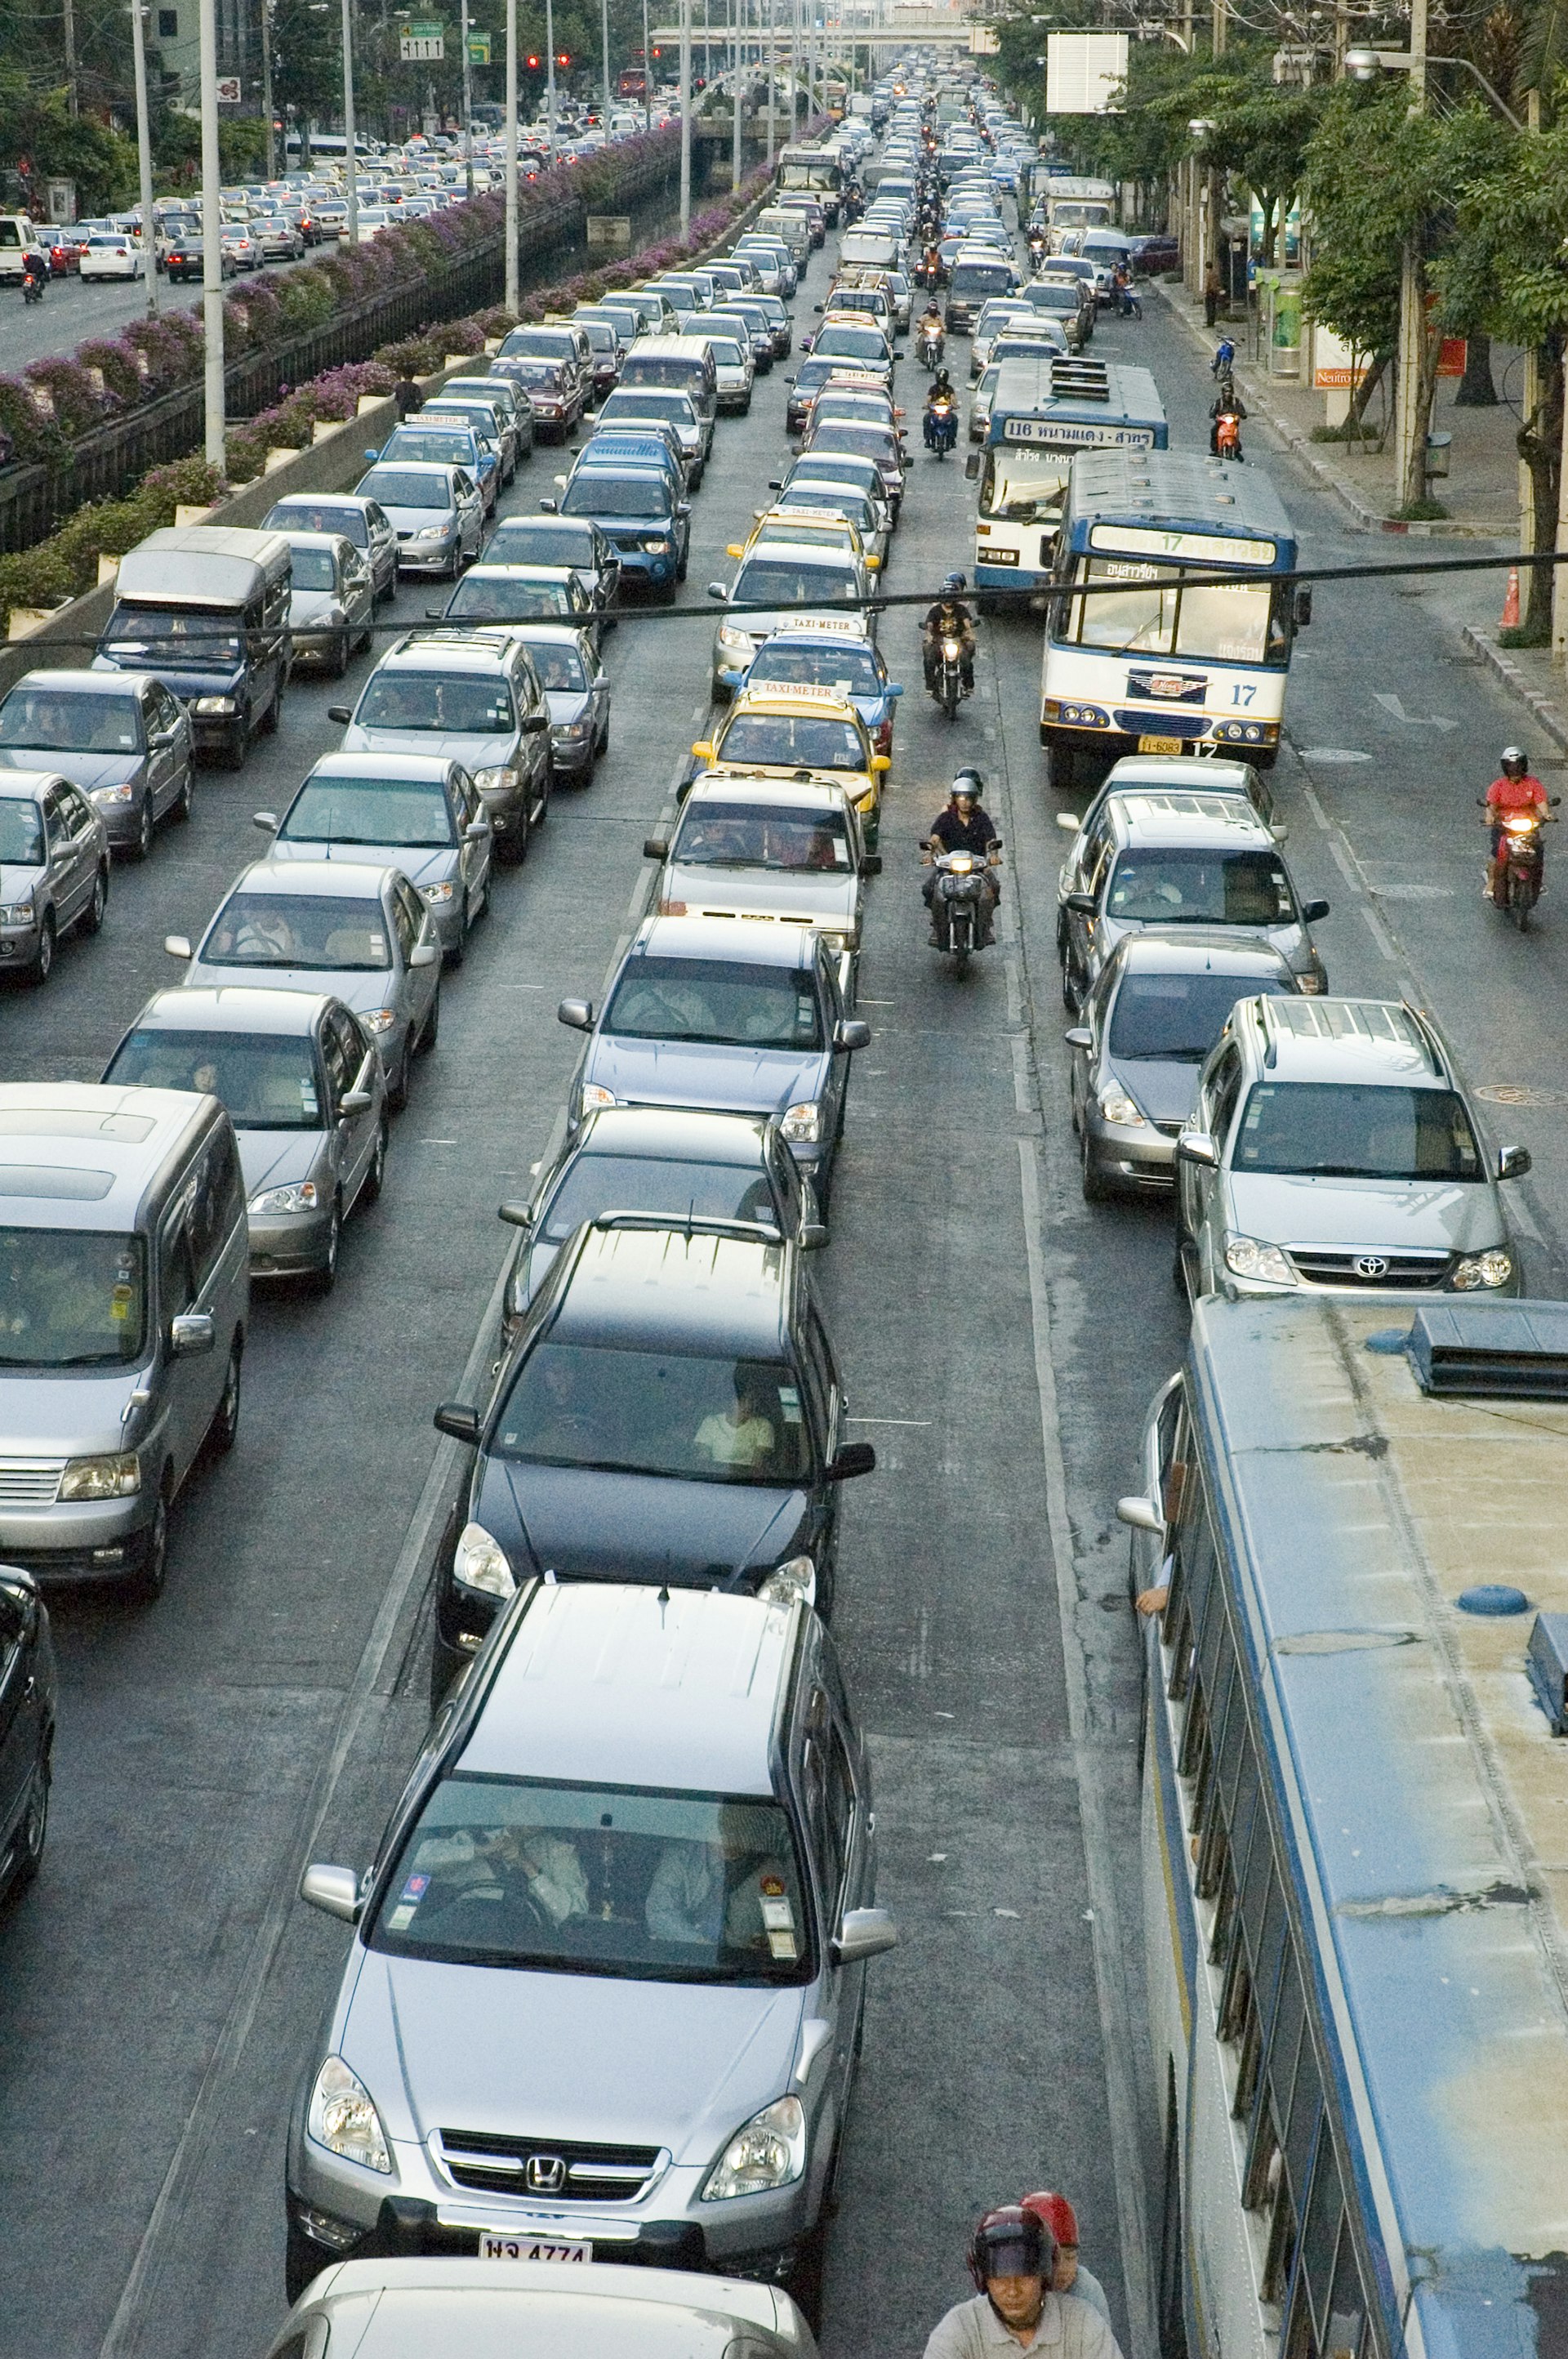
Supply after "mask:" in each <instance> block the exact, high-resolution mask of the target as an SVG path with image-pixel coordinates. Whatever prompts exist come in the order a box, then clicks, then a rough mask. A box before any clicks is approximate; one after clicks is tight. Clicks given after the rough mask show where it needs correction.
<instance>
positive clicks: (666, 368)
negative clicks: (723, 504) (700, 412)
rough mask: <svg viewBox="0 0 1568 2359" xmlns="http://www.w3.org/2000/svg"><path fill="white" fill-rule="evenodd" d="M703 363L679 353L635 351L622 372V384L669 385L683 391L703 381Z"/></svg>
mask: <svg viewBox="0 0 1568 2359" xmlns="http://www.w3.org/2000/svg"><path fill="white" fill-rule="evenodd" d="M701 379H702V363H701V362H700V361H697V360H689V361H688V360H682V359H681V358H680V356H679V354H678V353H670V354H668V355H661V354H659V353H633V355H632V357H631V359H630V360H629V361H628V362H627V364H626V366H625V369H624V370H623V372H622V378H621V382H622V385H628V386H630V385H668V386H676V388H677V390H679V391H681V392H683V393H684V392H687V390H689V389H690V388H692V387H694V386H697V385H698V384H700V383H701Z"/></svg>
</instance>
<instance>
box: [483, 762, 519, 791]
mask: <svg viewBox="0 0 1568 2359" xmlns="http://www.w3.org/2000/svg"><path fill="white" fill-rule="evenodd" d="M473 782H474V784H475V786H476V787H477V788H479V790H480V792H481V795H482V794H492V795H506V794H510V793H511V791H512V789H513V788H514V786H515V785H516V784H517V773H516V771H515V770H513V769H509V768H508V767H507V765H506V764H505V763H504V762H495V763H492V766H491V767H490V768H489V769H488V770H476V771H475V772H474V774H473Z"/></svg>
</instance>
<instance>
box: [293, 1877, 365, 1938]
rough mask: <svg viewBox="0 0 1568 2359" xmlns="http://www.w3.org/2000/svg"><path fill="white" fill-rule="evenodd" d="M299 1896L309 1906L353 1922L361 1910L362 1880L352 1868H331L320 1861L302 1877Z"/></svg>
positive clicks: (328, 1915)
mask: <svg viewBox="0 0 1568 2359" xmlns="http://www.w3.org/2000/svg"><path fill="white" fill-rule="evenodd" d="M299 1897H300V1898H301V1900H303V1901H304V1903H305V1905H306V1907H307V1908H319V1909H320V1910H321V1912H322V1914H323V1915H324V1916H327V1917H341V1919H342V1920H343V1922H344V1924H345V1925H352V1924H353V1923H354V1922H355V1921H356V1919H358V1916H359V1913H360V1880H359V1877H358V1876H357V1875H355V1874H354V1871H353V1869H352V1868H351V1867H328V1866H326V1865H324V1864H321V1863H319V1862H318V1863H316V1864H313V1865H312V1866H310V1867H308V1868H307V1869H306V1871H305V1873H304V1875H302V1876H301V1877H300V1879H299Z"/></svg>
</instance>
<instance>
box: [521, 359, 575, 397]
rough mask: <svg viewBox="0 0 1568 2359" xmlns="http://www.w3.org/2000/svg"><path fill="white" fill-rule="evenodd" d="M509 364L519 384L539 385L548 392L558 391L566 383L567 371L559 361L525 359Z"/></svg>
mask: <svg viewBox="0 0 1568 2359" xmlns="http://www.w3.org/2000/svg"><path fill="white" fill-rule="evenodd" d="M509 365H510V367H511V370H512V374H513V376H514V379H515V381H516V382H517V383H518V384H520V385H533V386H542V387H543V389H544V390H545V391H546V393H558V392H559V391H560V389H561V387H562V386H563V385H564V384H565V383H566V371H565V369H564V368H563V367H562V366H561V364H560V362H559V361H540V360H526V359H524V360H520V361H515V362H513V363H511V364H509Z"/></svg>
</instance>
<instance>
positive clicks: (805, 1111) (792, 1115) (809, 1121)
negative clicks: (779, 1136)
mask: <svg viewBox="0 0 1568 2359" xmlns="http://www.w3.org/2000/svg"><path fill="white" fill-rule="evenodd" d="M779 1128H780V1130H781V1131H782V1132H783V1133H784V1136H785V1137H786V1138H787V1139H789V1140H791V1141H792V1142H793V1143H794V1144H795V1146H797V1147H800V1146H806V1147H814V1146H815V1145H816V1141H817V1140H818V1139H819V1138H820V1137H821V1136H822V1108H821V1107H820V1106H819V1105H818V1104H817V1103H816V1100H815V1098H812V1099H806V1100H803V1101H802V1103H800V1104H799V1105H792V1106H791V1108H790V1110H789V1112H788V1113H787V1114H785V1116H784V1120H783V1122H782V1123H781V1124H780V1125H779Z"/></svg>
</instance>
